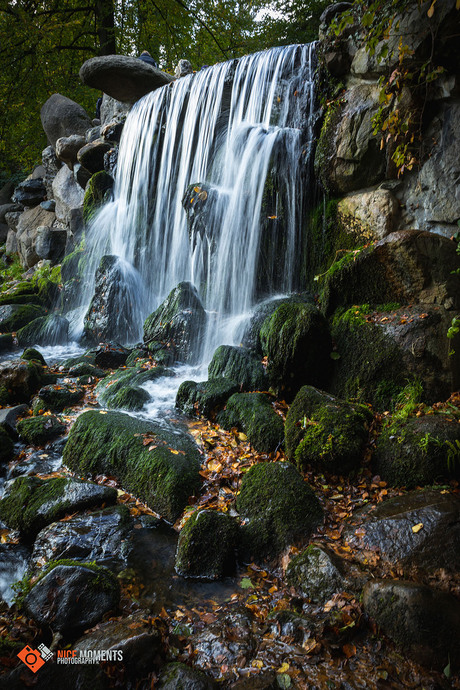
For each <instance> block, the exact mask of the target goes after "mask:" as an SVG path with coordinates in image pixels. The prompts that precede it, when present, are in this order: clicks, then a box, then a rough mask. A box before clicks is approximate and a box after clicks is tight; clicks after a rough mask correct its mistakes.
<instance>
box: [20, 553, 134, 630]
mask: <svg viewBox="0 0 460 690" xmlns="http://www.w3.org/2000/svg"><path fill="white" fill-rule="evenodd" d="M119 600H120V585H119V583H118V580H117V578H116V577H115V575H113V573H111V572H110V570H109V569H108V568H105V567H103V566H95V565H93V564H91V563H78V562H73V561H67V560H62V561H54V562H51V563H50V564H48V566H47V568H46V573H45V575H44V576H43V577H41V578H39V579H38V581H37V582H36V583H35V584H34V585H33V586H32V589H31V590H30V592H29V593H28V594H27V595H26V597H25V598H24V603H23V606H24V610H25V611H26V613H27V614H28V615H29V616H31V617H32V618H34V620H36V621H37V623H39V625H42V626H45V625H46V626H49V627H50V628H51V629H52V630H53V632H60V633H61V634H62V635H63V636H65V637H70V638H76V637H77V636H78V635H79V634H80V633H82V632H83V631H84V630H86V629H87V628H91V627H92V626H93V625H95V624H96V623H97V622H98V621H100V619H101V618H102V616H103V615H104V613H107V612H108V611H111V610H112V609H115V608H116V607H117V606H118V603H119Z"/></svg>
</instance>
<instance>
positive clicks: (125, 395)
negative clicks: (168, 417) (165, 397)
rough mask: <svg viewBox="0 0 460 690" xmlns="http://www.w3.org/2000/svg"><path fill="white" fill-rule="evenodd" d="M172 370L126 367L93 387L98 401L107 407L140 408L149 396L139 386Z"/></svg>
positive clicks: (168, 374)
mask: <svg viewBox="0 0 460 690" xmlns="http://www.w3.org/2000/svg"><path fill="white" fill-rule="evenodd" d="M170 375H172V372H170V371H169V370H168V369H165V368H164V367H155V368H154V369H141V368H139V367H126V368H125V369H118V370H117V371H115V372H114V373H113V374H112V375H110V376H106V377H105V378H104V379H103V380H102V381H100V382H99V383H98V384H97V386H96V389H95V392H96V395H97V397H98V400H99V402H100V403H101V404H102V405H105V406H106V407H108V408H109V409H125V410H141V409H142V408H143V406H144V405H145V403H146V402H147V401H148V400H150V396H149V394H148V393H147V391H145V390H144V389H143V388H141V387H140V386H142V385H144V384H145V383H148V382H149V381H156V380H157V379H158V378H160V377H162V376H170Z"/></svg>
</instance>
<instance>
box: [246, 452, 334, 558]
mask: <svg viewBox="0 0 460 690" xmlns="http://www.w3.org/2000/svg"><path fill="white" fill-rule="evenodd" d="M236 506H237V510H238V512H239V514H240V518H241V519H242V520H243V526H242V527H241V529H240V534H241V554H242V556H243V558H245V559H246V558H251V557H254V558H255V559H256V560H260V559H264V558H272V557H277V556H279V555H280V554H281V552H282V551H283V550H284V549H285V548H286V547H287V546H289V545H290V544H292V543H294V542H296V541H297V540H304V539H308V537H309V536H310V535H311V533H312V532H313V530H314V529H315V528H316V527H317V526H318V525H319V524H320V523H321V522H322V520H323V509H322V508H321V505H320V503H319V501H318V499H317V498H316V496H315V494H314V492H313V490H312V489H311V488H310V487H309V486H308V484H306V482H304V480H303V478H302V476H301V475H300V474H299V472H298V471H297V470H296V469H295V467H294V466H293V465H291V464H290V463H288V462H269V463H261V464H258V465H253V466H252V467H251V468H250V469H249V471H248V472H247V473H246V474H245V475H244V476H243V479H242V481H241V490H240V493H239V494H238V497H237V500H236Z"/></svg>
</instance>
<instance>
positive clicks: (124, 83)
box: [80, 55, 174, 103]
mask: <svg viewBox="0 0 460 690" xmlns="http://www.w3.org/2000/svg"><path fill="white" fill-rule="evenodd" d="M80 79H81V80H82V82H83V83H84V84H86V86H91V87H92V88H93V89H98V90H99V91H103V92H104V93H106V94H108V95H109V96H111V97H112V98H115V99H116V100H118V101H122V102H123V103H134V102H135V101H137V100H139V98H142V96H145V94H147V93H149V92H150V91H154V90H155V89H158V88H159V87H160V86H164V85H165V84H169V83H171V82H172V81H174V77H171V76H170V75H169V74H166V72H162V71H161V70H160V69H158V68H157V67H153V66H152V65H148V64H146V63H145V62H143V61H142V60H139V59H138V58H134V57H128V56H127V55H104V56H102V57H94V58H90V59H89V60H86V62H84V63H83V65H82V67H81V69H80Z"/></svg>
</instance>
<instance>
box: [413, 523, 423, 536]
mask: <svg viewBox="0 0 460 690" xmlns="http://www.w3.org/2000/svg"><path fill="white" fill-rule="evenodd" d="M422 527H423V522H419V523H418V524H417V525H414V526H413V527H412V531H413V533H414V534H417V532H420V530H421V529H422Z"/></svg>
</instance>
